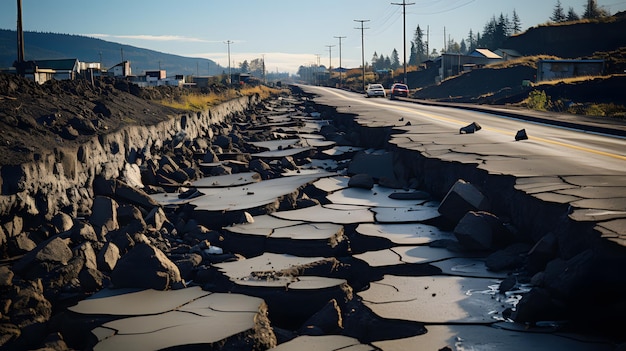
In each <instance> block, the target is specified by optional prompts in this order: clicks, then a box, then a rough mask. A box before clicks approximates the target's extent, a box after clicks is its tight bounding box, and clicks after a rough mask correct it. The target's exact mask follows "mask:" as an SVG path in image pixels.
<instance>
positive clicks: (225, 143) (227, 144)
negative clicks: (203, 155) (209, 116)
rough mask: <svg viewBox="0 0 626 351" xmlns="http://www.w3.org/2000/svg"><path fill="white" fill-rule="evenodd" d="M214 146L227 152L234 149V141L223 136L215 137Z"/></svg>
mask: <svg viewBox="0 0 626 351" xmlns="http://www.w3.org/2000/svg"><path fill="white" fill-rule="evenodd" d="M213 144H214V145H217V146H219V147H220V148H222V149H225V150H230V149H231V147H232V141H231V140H230V138H229V137H227V136H225V135H221V134H220V135H217V136H215V139H214V140H213Z"/></svg>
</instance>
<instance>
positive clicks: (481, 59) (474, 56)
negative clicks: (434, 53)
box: [436, 49, 502, 81]
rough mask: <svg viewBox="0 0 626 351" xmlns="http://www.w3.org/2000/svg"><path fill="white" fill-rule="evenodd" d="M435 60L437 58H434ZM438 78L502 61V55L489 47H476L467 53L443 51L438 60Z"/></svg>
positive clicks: (441, 78)
mask: <svg viewBox="0 0 626 351" xmlns="http://www.w3.org/2000/svg"><path fill="white" fill-rule="evenodd" d="M436 61H437V60H436ZM438 61H439V63H440V66H439V79H440V80H441V81H443V80H444V79H446V78H448V77H451V76H454V75H457V74H460V73H461V72H464V71H470V70H472V69H476V68H481V67H484V66H485V65H487V64H490V63H494V62H498V61H502V57H501V56H499V55H497V54H495V53H494V52H492V51H491V50H489V49H476V50H474V51H472V52H471V53H469V54H468V55H462V54H460V53H444V54H442V55H441V59H440V60H438Z"/></svg>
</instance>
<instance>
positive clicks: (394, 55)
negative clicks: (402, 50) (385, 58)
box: [391, 49, 400, 69]
mask: <svg viewBox="0 0 626 351" xmlns="http://www.w3.org/2000/svg"><path fill="white" fill-rule="evenodd" d="M398 67H400V57H399V56H398V50H396V49H393V51H392V52H391V69H397V68H398Z"/></svg>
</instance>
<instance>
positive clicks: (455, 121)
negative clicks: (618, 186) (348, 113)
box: [328, 90, 626, 161]
mask: <svg viewBox="0 0 626 351" xmlns="http://www.w3.org/2000/svg"><path fill="white" fill-rule="evenodd" d="M328 92H330V93H332V94H334V95H336V96H338V97H341V98H343V99H346V100H354V101H358V102H362V103H366V104H371V105H377V104H376V103H374V102H370V101H360V100H356V99H353V98H350V97H346V96H344V95H341V94H339V93H337V92H334V91H332V90H328ZM385 107H389V108H393V109H395V110H398V111H403V112H409V113H413V114H417V115H420V116H424V117H427V118H431V119H436V120H439V121H444V122H449V123H454V124H458V125H465V124H467V121H461V120H458V119H454V118H449V117H444V116H440V115H433V114H430V113H425V112H420V111H415V110H413V109H410V108H408V107H404V106H392V105H389V106H385ZM483 129H485V130H489V131H492V132H496V133H500V134H504V135H512V136H515V133H511V132H509V131H505V130H501V129H496V128H490V127H483ZM528 139H530V140H534V141H539V142H543V143H547V144H552V145H558V146H563V147H566V148H569V149H574V150H578V151H584V152H588V153H592V154H595V155H602V156H606V157H611V158H616V159H618V160H622V161H626V156H622V155H618V154H614V153H610V152H605V151H600V150H595V149H590V148H587V147H582V146H576V145H572V144H567V143H564V142H560V141H555V140H550V139H545V138H540V137H532V136H529V137H528Z"/></svg>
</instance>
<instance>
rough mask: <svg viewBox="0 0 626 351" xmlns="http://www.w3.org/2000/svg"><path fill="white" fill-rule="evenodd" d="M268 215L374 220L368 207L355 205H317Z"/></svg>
mask: <svg viewBox="0 0 626 351" xmlns="http://www.w3.org/2000/svg"><path fill="white" fill-rule="evenodd" d="M270 215H271V216H274V217H277V218H283V219H288V220H292V221H305V222H313V223H320V222H329V223H335V224H357V223H373V222H374V214H373V213H372V212H371V211H370V210H369V209H368V208H355V207H351V208H348V209H338V208H328V207H325V206H320V205H317V206H311V207H307V208H302V209H297V210H291V211H280V212H274V213H271V214H270Z"/></svg>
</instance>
